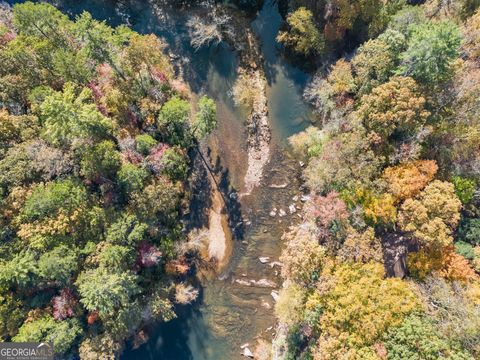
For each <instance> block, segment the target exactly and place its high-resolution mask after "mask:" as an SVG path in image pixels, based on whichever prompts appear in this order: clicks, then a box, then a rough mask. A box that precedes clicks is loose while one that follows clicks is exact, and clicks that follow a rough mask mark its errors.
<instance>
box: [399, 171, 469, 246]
mask: <svg viewBox="0 0 480 360" xmlns="http://www.w3.org/2000/svg"><path fill="white" fill-rule="evenodd" d="M461 206H462V204H461V202H460V200H458V198H457V197H456V195H455V190H454V187H453V185H452V184H451V183H448V182H442V181H439V180H435V181H433V182H431V183H430V184H429V185H427V187H426V188H425V189H424V190H423V191H422V192H421V193H420V194H419V195H418V196H417V198H416V199H407V200H405V202H404V203H403V204H402V206H401V211H400V213H399V216H398V224H399V226H400V228H401V229H402V230H403V231H407V232H411V233H412V236H413V237H415V238H416V239H418V240H419V241H420V242H421V243H422V244H423V245H425V246H427V247H431V246H433V247H435V246H440V247H442V246H447V245H450V244H452V241H453V238H452V231H453V230H454V229H455V227H456V226H457V224H458V221H459V220H460V208H461Z"/></svg>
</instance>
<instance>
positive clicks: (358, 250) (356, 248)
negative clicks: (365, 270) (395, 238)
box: [339, 227, 383, 263]
mask: <svg viewBox="0 0 480 360" xmlns="http://www.w3.org/2000/svg"><path fill="white" fill-rule="evenodd" d="M339 257H340V258H341V259H342V260H343V261H356V262H363V263H367V262H370V261H377V262H382V260H383V253H382V245H381V243H380V240H379V239H378V238H377V237H376V236H375V231H374V229H373V228H372V227H368V228H366V229H365V231H363V232H357V231H356V230H354V229H353V228H350V229H349V231H348V233H347V237H346V239H345V241H344V243H343V245H342V247H341V248H340V250H339Z"/></svg>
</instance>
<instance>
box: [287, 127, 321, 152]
mask: <svg viewBox="0 0 480 360" xmlns="http://www.w3.org/2000/svg"><path fill="white" fill-rule="evenodd" d="M326 140H327V138H326V135H325V132H323V131H322V130H320V129H319V128H317V127H314V126H309V127H308V128H306V129H305V130H304V131H301V132H299V133H297V134H295V135H292V136H290V137H289V138H288V142H289V143H290V145H291V146H292V148H293V151H294V152H295V153H296V154H297V155H298V156H301V157H302V158H307V159H308V158H312V157H315V156H318V155H320V153H321V151H322V148H323V144H324V143H325V141H326Z"/></svg>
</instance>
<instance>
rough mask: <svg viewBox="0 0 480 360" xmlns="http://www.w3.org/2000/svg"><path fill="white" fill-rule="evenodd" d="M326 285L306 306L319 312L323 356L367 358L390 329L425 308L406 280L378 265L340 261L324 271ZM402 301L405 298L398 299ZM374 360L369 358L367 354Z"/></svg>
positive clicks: (314, 293) (320, 342)
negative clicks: (390, 275) (391, 276)
mask: <svg viewBox="0 0 480 360" xmlns="http://www.w3.org/2000/svg"><path fill="white" fill-rule="evenodd" d="M321 279H322V280H321V281H322V283H321V285H323V286H321V287H319V290H317V291H315V292H313V293H312V294H311V295H310V296H309V297H308V299H307V300H306V308H307V309H309V310H310V311H314V309H317V310H319V311H320V314H321V315H320V319H319V321H318V322H317V323H316V324H315V327H316V329H315V330H317V331H319V334H320V337H319V339H318V342H317V349H318V350H317V351H318V352H317V355H318V356H319V358H321V359H336V358H339V357H341V356H345V354H348V356H349V357H350V358H365V357H362V355H361V354H362V353H365V352H366V353H369V352H370V353H371V352H372V350H369V348H370V347H372V346H373V345H374V344H375V343H376V342H377V341H378V340H380V339H381V338H382V337H383V335H384V333H385V331H386V330H387V329H388V328H390V327H392V326H398V325H400V324H401V323H402V321H403V320H404V318H405V317H406V316H408V315H409V314H411V313H413V312H415V311H417V310H419V309H420V304H419V301H418V299H417V297H416V295H415V293H414V291H413V290H412V288H411V287H410V285H409V284H408V283H407V282H404V281H402V280H400V279H395V278H388V279H385V278H384V270H383V266H382V265H381V264H378V263H372V262H370V263H367V264H359V263H354V264H346V263H343V264H335V265H334V266H330V267H326V268H325V269H324V271H323V272H322V277H321ZM399 299H402V301H398V300H399ZM367 358H369V357H367Z"/></svg>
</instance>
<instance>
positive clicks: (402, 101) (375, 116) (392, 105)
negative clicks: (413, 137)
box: [357, 77, 429, 142]
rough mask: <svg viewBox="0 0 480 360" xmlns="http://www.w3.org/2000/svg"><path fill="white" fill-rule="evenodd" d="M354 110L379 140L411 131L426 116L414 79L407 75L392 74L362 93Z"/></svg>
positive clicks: (420, 124)
mask: <svg viewBox="0 0 480 360" xmlns="http://www.w3.org/2000/svg"><path fill="white" fill-rule="evenodd" d="M357 113H358V116H359V117H360V118H361V119H362V120H363V123H364V124H365V127H366V129H367V130H368V131H370V132H372V133H373V134H375V135H377V136H379V138H380V139H379V141H380V142H384V141H386V140H388V139H389V138H390V137H391V136H392V135H393V134H394V133H397V134H411V133H414V132H415V130H416V129H418V128H419V127H421V126H422V125H423V124H425V121H426V120H427V118H428V116H429V112H428V111H427V110H426V109H425V98H424V97H422V96H421V93H420V91H419V88H418V86H417V84H416V83H415V81H414V80H413V79H412V78H408V77H393V78H391V79H390V81H389V82H387V83H385V84H382V85H380V86H378V87H376V88H374V89H373V90H372V92H371V94H368V95H364V96H363V97H362V99H361V102H360V106H359V108H358V111H357Z"/></svg>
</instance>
